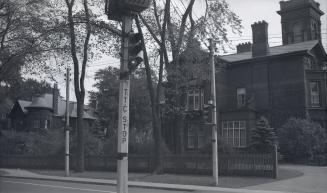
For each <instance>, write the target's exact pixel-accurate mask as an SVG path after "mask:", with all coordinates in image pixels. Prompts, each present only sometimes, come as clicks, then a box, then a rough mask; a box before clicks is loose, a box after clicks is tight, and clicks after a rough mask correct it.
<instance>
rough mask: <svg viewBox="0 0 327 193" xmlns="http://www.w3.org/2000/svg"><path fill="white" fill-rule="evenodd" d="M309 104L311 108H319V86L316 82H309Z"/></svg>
mask: <svg viewBox="0 0 327 193" xmlns="http://www.w3.org/2000/svg"><path fill="white" fill-rule="evenodd" d="M310 102H311V106H312V107H320V85H319V82H317V81H312V82H310Z"/></svg>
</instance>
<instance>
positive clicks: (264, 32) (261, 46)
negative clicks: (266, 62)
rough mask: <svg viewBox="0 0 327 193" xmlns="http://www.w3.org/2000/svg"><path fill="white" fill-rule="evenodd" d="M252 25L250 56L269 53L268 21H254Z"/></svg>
mask: <svg viewBox="0 0 327 193" xmlns="http://www.w3.org/2000/svg"><path fill="white" fill-rule="evenodd" d="M251 27H252V38H253V45H252V57H258V56H266V55H267V54H269V44H268V23H267V22H266V21H259V22H255V23H254V24H252V25H251Z"/></svg>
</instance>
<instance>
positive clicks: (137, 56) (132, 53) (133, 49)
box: [128, 33, 143, 73]
mask: <svg viewBox="0 0 327 193" xmlns="http://www.w3.org/2000/svg"><path fill="white" fill-rule="evenodd" d="M141 62H143V45H142V35H141V34H140V33H132V34H130V35H129V37H128V71H129V72H130V73H132V72H133V71H135V70H136V69H137V67H138V66H139V65H140V64H141Z"/></svg>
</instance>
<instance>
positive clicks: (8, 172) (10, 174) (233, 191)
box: [0, 169, 294, 193]
mask: <svg viewBox="0 0 327 193" xmlns="http://www.w3.org/2000/svg"><path fill="white" fill-rule="evenodd" d="M0 175H1V177H7V178H24V179H37V180H52V181H61V182H74V183H84V184H85V183H88V184H99V185H112V186H115V185H116V180H104V179H91V178H78V177H60V176H49V175H40V174H36V173H32V172H29V171H26V170H21V169H0ZM128 186H130V187H140V188H151V189H165V190H177V191H178V190H180V191H209V192H226V193H291V192H284V191H267V190H253V189H252V190H249V189H241V188H221V187H214V186H196V185H181V184H167V183H152V182H136V181H129V182H128ZM292 193H294V192H292Z"/></svg>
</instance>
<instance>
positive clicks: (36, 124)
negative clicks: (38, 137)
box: [32, 119, 40, 129]
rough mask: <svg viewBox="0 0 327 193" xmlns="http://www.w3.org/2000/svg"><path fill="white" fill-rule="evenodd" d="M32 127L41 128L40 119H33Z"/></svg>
mask: <svg viewBox="0 0 327 193" xmlns="http://www.w3.org/2000/svg"><path fill="white" fill-rule="evenodd" d="M32 128H33V129H39V128H40V120H38V119H35V120H33V121H32Z"/></svg>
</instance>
